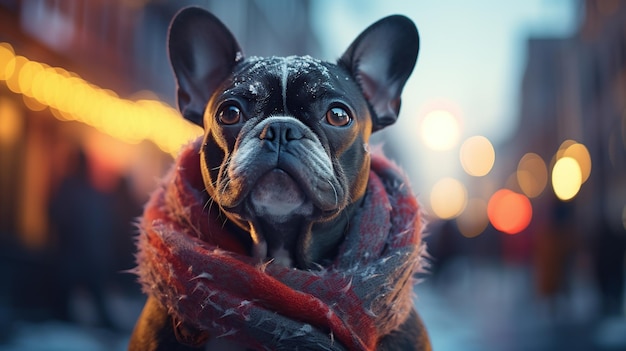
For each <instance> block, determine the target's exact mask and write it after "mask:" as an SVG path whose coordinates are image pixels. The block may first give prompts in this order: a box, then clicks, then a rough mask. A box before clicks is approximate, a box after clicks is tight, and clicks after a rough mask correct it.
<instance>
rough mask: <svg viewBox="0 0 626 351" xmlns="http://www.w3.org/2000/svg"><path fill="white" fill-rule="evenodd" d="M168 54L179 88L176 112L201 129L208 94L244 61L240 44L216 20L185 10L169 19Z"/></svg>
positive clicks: (200, 11)
mask: <svg viewBox="0 0 626 351" xmlns="http://www.w3.org/2000/svg"><path fill="white" fill-rule="evenodd" d="M168 53H169V57H170V63H171V64H172V68H173V69H174V75H175V76H176V83H177V86H178V87H177V101H178V109H179V110H180V112H181V113H182V114H183V116H184V117H185V118H186V119H187V120H189V121H191V122H193V123H195V124H197V125H199V126H203V116H204V109H205V108H206V105H207V103H208V101H209V99H210V98H211V95H213V93H214V92H215V90H216V89H217V88H218V87H219V86H220V84H222V82H223V81H224V80H225V79H226V78H228V76H230V75H231V74H232V72H233V69H234V67H235V65H237V63H238V62H240V61H241V60H242V59H243V55H242V51H241V49H240V47H239V44H238V43H237V40H235V37H234V36H233V34H232V33H231V32H230V31H229V30H228V28H226V26H225V25H224V24H223V23H222V22H221V21H220V20H219V19H217V17H215V16H214V15H212V14H211V13H209V12H207V11H205V10H203V9H201V8H198V7H188V8H185V9H183V10H181V11H180V12H178V14H176V16H175V17H174V19H173V20H172V23H171V25H170V29H169V37H168Z"/></svg>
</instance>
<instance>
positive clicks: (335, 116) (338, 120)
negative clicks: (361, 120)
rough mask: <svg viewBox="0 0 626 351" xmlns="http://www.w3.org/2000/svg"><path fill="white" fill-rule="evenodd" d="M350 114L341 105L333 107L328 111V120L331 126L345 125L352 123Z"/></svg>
mask: <svg viewBox="0 0 626 351" xmlns="http://www.w3.org/2000/svg"><path fill="white" fill-rule="evenodd" d="M350 121H352V118H351V117H350V114H349V113H348V112H347V111H346V110H344V109H343V108H341V107H333V108H331V109H330V110H328V112H326V122H328V124H330V125H331V126H335V127H344V126H347V125H348V124H350Z"/></svg>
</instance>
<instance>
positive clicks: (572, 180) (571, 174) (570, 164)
mask: <svg viewBox="0 0 626 351" xmlns="http://www.w3.org/2000/svg"><path fill="white" fill-rule="evenodd" d="M581 184H582V174H581V171H580V166H579V165H578V162H576V160H575V159H573V158H571V157H563V158H560V159H558V160H557V161H556V163H555V164H554V168H553V169H552V188H553V189H554V193H555V194H556V196H557V197H558V198H559V199H561V200H563V201H567V200H571V199H572V198H574V196H576V194H578V191H579V190H580V186H581Z"/></svg>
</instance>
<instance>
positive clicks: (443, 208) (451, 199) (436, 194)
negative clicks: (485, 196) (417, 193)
mask: <svg viewBox="0 0 626 351" xmlns="http://www.w3.org/2000/svg"><path fill="white" fill-rule="evenodd" d="M466 205H467V190H466V189H465V186H464V185H463V184H462V183H461V182H460V181H458V180H456V179H454V178H450V177H446V178H443V179H441V180H439V181H438V182H437V183H435V185H434V186H433V189H432V191H431V193H430V207H431V209H432V210H433V212H434V214H435V215H436V216H437V217H439V218H441V219H451V218H454V217H456V216H458V215H459V214H460V213H461V212H463V210H464V209H465V206H466Z"/></svg>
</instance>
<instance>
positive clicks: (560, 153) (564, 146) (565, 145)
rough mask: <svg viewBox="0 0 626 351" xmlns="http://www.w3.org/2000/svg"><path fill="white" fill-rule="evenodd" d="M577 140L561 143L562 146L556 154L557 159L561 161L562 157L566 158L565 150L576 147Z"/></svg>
mask: <svg viewBox="0 0 626 351" xmlns="http://www.w3.org/2000/svg"><path fill="white" fill-rule="evenodd" d="M575 144H577V143H576V140H572V139H567V140H565V141H564V142H562V143H561V145H559V150H558V151H557V152H556V159H557V160H558V159H560V158H562V157H565V156H564V155H565V150H567V148H569V147H570V146H572V145H575Z"/></svg>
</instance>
